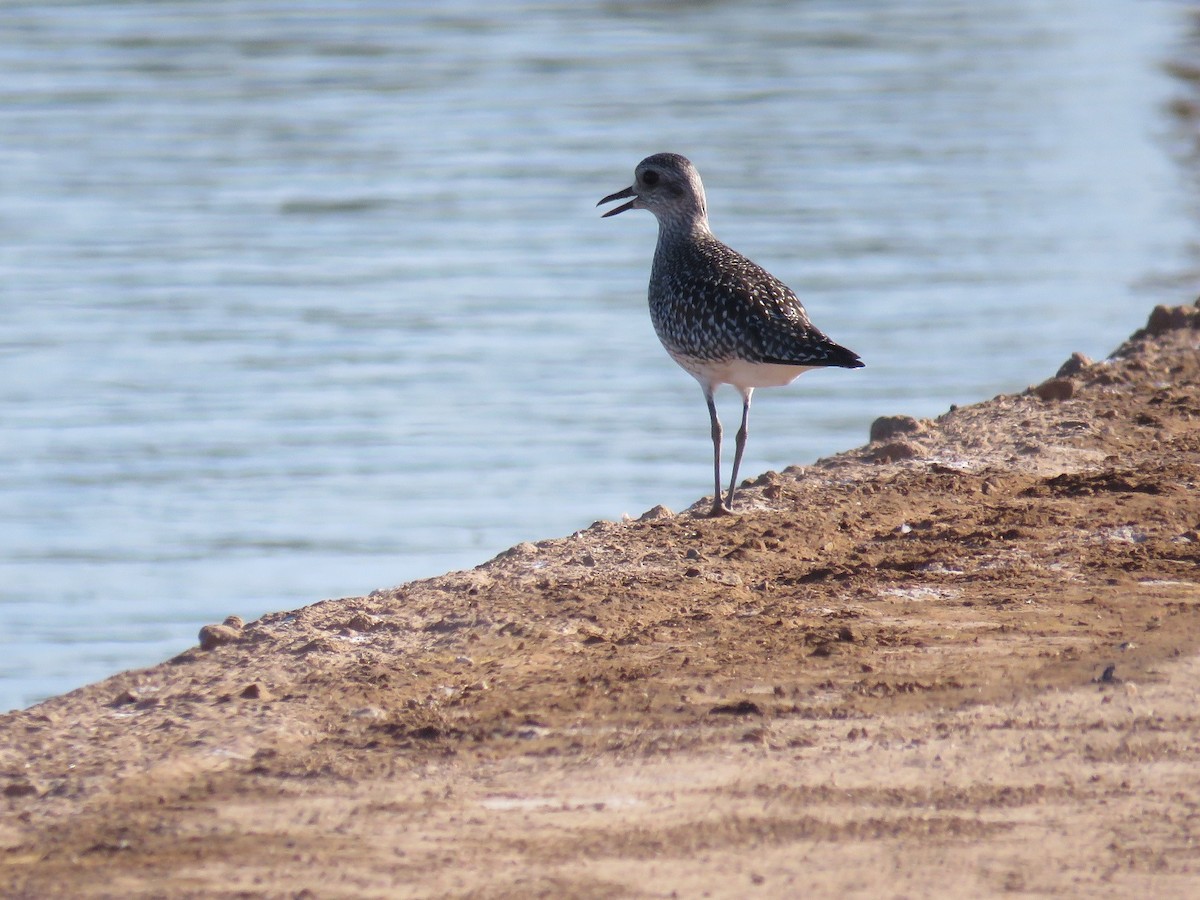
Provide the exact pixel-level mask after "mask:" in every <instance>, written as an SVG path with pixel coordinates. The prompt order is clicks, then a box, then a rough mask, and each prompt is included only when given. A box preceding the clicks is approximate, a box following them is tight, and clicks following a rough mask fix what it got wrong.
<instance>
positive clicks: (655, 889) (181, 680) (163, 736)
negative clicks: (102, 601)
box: [0, 306, 1200, 897]
mask: <svg viewBox="0 0 1200 900" xmlns="http://www.w3.org/2000/svg"><path fill="white" fill-rule="evenodd" d="M1198 350H1200V308H1198V307H1196V306H1192V307H1175V308H1166V307H1159V308H1156V309H1155V310H1154V312H1153V313H1152V315H1151V317H1150V321H1149V322H1148V325H1147V328H1145V329H1142V330H1141V331H1139V332H1137V333H1135V334H1134V335H1133V336H1132V337H1131V338H1130V340H1129V341H1127V342H1126V343H1125V344H1123V345H1122V346H1121V347H1120V348H1118V350H1117V351H1116V352H1115V353H1114V354H1113V356H1111V357H1110V358H1109V359H1107V360H1102V361H1099V362H1094V363H1093V362H1091V361H1088V360H1084V359H1079V358H1074V357H1073V358H1072V360H1070V361H1068V362H1067V363H1066V364H1065V365H1064V368H1063V369H1062V370H1060V372H1059V373H1058V374H1056V375H1054V376H1052V377H1050V378H1047V379H1046V380H1044V381H1043V382H1041V383H1040V384H1038V385H1037V386H1036V387H1033V388H1031V389H1030V390H1029V391H1026V392H1024V393H1021V394H1009V395H1000V396H998V397H995V398H993V399H991V400H987V401H984V402H981V403H976V404H973V405H971V406H964V407H961V408H957V409H953V410H952V411H951V412H949V413H946V414H945V415H942V416H939V417H938V418H937V419H934V420H916V419H911V418H908V417H905V416H894V417H886V418H885V419H881V420H879V421H878V422H877V423H876V427H875V428H873V431H872V438H873V439H874V440H873V441H872V442H871V443H869V444H867V445H865V446H863V447H860V448H856V449H854V450H849V451H846V452H844V453H841V454H838V455H837V456H834V457H830V458H827V459H823V460H818V461H817V462H816V463H815V464H813V465H811V466H804V467H791V468H789V469H786V470H784V471H783V472H779V473H776V472H768V473H765V474H764V475H762V476H759V477H758V478H756V479H754V480H753V482H752V484H751V486H750V487H748V488H744V489H739V502H740V503H741V504H743V507H742V511H741V513H740V514H739V515H737V516H733V517H728V518H727V519H718V520H710V519H705V518H701V517H698V516H697V515H695V513H696V512H697V511H702V510H704V509H706V508H707V504H706V502H705V501H704V500H700V501H698V502H697V504H696V505H695V506H693V507H692V508H691V509H690V510H689V511H684V512H682V513H679V514H673V513H671V512H670V511H667V510H665V509H663V508H661V507H656V508H654V509H652V510H650V511H648V512H647V513H646V514H645V515H643V516H642V517H641V518H640V519H638V520H635V521H630V522H623V523H610V522H598V523H596V524H595V525H593V526H592V527H590V528H588V529H585V530H583V531H580V532H577V533H576V534H574V535H570V536H568V537H563V538H556V539H550V540H545V541H539V542H536V543H527V544H520V545H517V546H516V547H513V548H510V549H509V550H507V551H505V552H503V553H501V554H500V555H499V556H497V557H495V558H494V559H492V560H490V561H488V562H486V563H483V564H482V565H480V566H477V567H476V568H474V569H471V570H465V571H460V572H451V573H447V574H446V575H442V576H439V577H436V578H431V579H424V580H420V581H416V582H411V583H408V584H405V585H401V586H400V587H398V588H394V589H389V590H381V591H375V592H373V593H371V594H369V595H367V596H366V597H358V598H342V599H339V600H327V601H322V602H320V603H316V604H313V605H311V606H307V607H304V608H302V609H299V610H294V611H289V612H278V613H272V614H269V615H265V616H263V617H262V618H260V619H259V620H257V621H255V622H251V623H248V624H246V623H241V622H240V620H236V619H231V620H227V622H226V623H225V624H223V625H214V626H206V628H205V629H204V630H203V631H202V645H203V649H201V648H196V649H192V650H189V651H186V652H185V653H182V654H180V655H178V656H176V657H175V658H173V659H171V660H168V661H166V662H163V663H161V664H160V665H158V666H154V667H151V668H148V669H142V670H135V671H130V672H124V673H120V674H118V675H115V676H113V677H111V678H108V679H105V680H104V681H101V682H97V683H95V684H92V685H88V686H85V687H83V688H80V689H78V690H75V691H72V692H70V693H68V694H65V695H63V696H60V697H56V698H52V699H50V700H47V701H44V702H43V703H40V704H37V705H35V706H34V707H31V708H30V709H28V710H20V711H16V712H13V713H9V714H7V715H5V716H3V717H0V721H3V723H4V725H5V727H4V729H3V736H2V737H0V775H2V776H3V777H2V778H0V785H3V790H4V800H3V801H2V802H3V803H4V804H6V806H7V807H8V811H9V814H8V816H6V818H5V820H4V822H3V823H2V824H0V859H3V860H4V862H5V865H4V866H3V867H2V868H0V892H2V893H5V895H6V896H16V897H25V896H29V897H37V896H52V895H69V896H79V897H93V896H95V897H99V896H162V895H164V894H166V895H170V896H206V897H207V896H235V895H236V896H292V895H302V892H304V891H309V892H310V895H311V896H325V895H326V893H325V892H326V891H329V892H331V895H335V896H380V897H383V896H387V897H395V896H447V895H448V896H488V897H492V896H495V897H501V896H514V897H515V896H530V895H537V894H539V893H540V894H543V895H570V896H596V897H599V896H666V895H670V893H671V891H673V890H678V891H680V892H681V893H683V894H685V895H698V894H700V893H703V892H709V893H710V894H711V895H713V896H741V895H743V894H744V893H746V892H750V891H758V892H761V893H764V895H786V894H788V893H790V892H793V891H798V890H810V891H815V892H817V893H821V894H846V893H851V894H853V893H862V894H872V895H875V896H878V895H882V894H891V893H895V892H897V891H901V892H903V891H911V892H913V893H914V894H920V895H924V896H952V895H958V896H961V895H962V894H963V893H964V892H966V893H971V894H990V893H999V892H1002V891H1013V890H1015V891H1029V892H1064V891H1066V892H1070V893H1081V892H1083V891H1084V890H1087V891H1093V890H1098V891H1102V892H1104V893H1114V892H1115V893H1142V892H1146V891H1148V890H1150V889H1153V890H1154V891H1155V892H1156V893H1160V894H1164V895H1166V896H1175V895H1178V896H1185V895H1188V894H1190V893H1191V892H1193V891H1197V890H1200V857H1197V855H1196V854H1195V852H1194V849H1192V848H1194V846H1195V841H1196V840H1197V839H1200V834H1198V833H1197V831H1198V830H1200V816H1198V815H1197V814H1196V813H1195V811H1196V810H1198V809H1200V786H1198V785H1196V784H1195V779H1194V777H1193V775H1194V768H1193V766H1194V760H1193V759H1192V755H1191V754H1192V753H1194V748H1195V746H1197V743H1198V742H1200V717H1198V716H1197V715H1196V714H1195V712H1194V709H1193V707H1194V701H1193V694H1194V690H1193V688H1192V685H1194V679H1195V678H1196V676H1197V675H1198V674H1200V658H1198V657H1197V655H1196V651H1197V648H1200V500H1198V499H1197V498H1198V497H1200V487H1198V485H1200V353H1198V352H1197V351H1198ZM948 873H953V878H947V877H946V876H947V874H948Z"/></svg>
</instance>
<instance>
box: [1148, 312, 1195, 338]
mask: <svg viewBox="0 0 1200 900" xmlns="http://www.w3.org/2000/svg"><path fill="white" fill-rule="evenodd" d="M1197 323H1200V312H1198V311H1197V309H1196V308H1195V307H1187V306H1156V307H1154V310H1153V311H1152V312H1151V313H1150V318H1149V319H1148V320H1147V321H1146V331H1148V332H1149V333H1150V334H1152V335H1159V334H1165V333H1166V332H1168V331H1175V330H1176V329H1179V328H1188V327H1190V326H1195V325H1196V324H1197Z"/></svg>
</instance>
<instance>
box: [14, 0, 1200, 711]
mask: <svg viewBox="0 0 1200 900" xmlns="http://www.w3.org/2000/svg"><path fill="white" fill-rule="evenodd" d="M1182 15H1183V13H1182V10H1181V8H1180V7H1179V6H1177V5H1175V4H1172V3H1169V2H1163V0H1154V2H1143V3H1138V4H1136V5H1135V6H1134V7H1130V5H1129V4H1128V3H1127V2H1123V0H1099V2H1094V0H1093V2H1083V0H1076V2H1070V0H1068V2H1064V3H1055V4H1045V3H1038V2H1031V0H1027V2H1016V3H1013V2H999V0H982V2H979V0H976V2H966V0H934V2H921V3H911V2H901V0H876V2H862V3H855V4H844V3H840V2H832V0H827V2H805V3H732V2H730V3H721V2H694V3H641V2H639V3H632V2H629V3H623V2H606V3H602V2H573V3H562V4H534V3H528V4H522V3H511V4H489V3H483V2H478V0H475V2H469V0H462V2H454V3H444V4H440V5H439V6H438V8H437V11H436V12H430V11H427V9H426V8H425V7H422V6H416V5H410V4H405V3H398V4H370V3H342V4H336V5H329V4H325V3H282V2H266V0H260V2H252V0H231V2H220V3H215V4H196V3H187V2H182V0H172V2H158V3H148V2H147V3H139V2H127V3H97V2H92V3H53V2H51V3H45V2H39V3H8V4H6V5H5V9H4V12H3V19H2V20H0V36H2V37H3V40H2V41H0V75H2V76H3V77H0V179H2V184H3V188H4V203H3V204H2V205H0V417H2V419H0V420H2V422H3V441H2V443H0V642H2V644H3V647H2V651H3V653H2V661H0V708H8V707H10V706H16V705H24V704H28V703H30V702H33V701H35V700H37V699H39V698H42V697H44V696H47V695H49V694H53V693H57V692H60V691H62V690H66V689H69V688H71V687H74V686H77V685H80V684H82V683H85V682H87V681H90V680H93V679H95V678H98V677H101V676H103V675H106V674H109V673H111V672H113V671H115V670H117V669H120V668H124V667H129V666H132V665H141V664H146V663H150V662H154V661H157V660H158V659H161V658H163V657H164V656H166V655H169V654H172V653H174V652H177V651H179V650H181V649H183V648H184V647H186V646H188V645H189V644H191V643H192V641H193V639H194V635H195V632H196V629H197V628H198V626H199V625H201V624H203V623H204V622H208V621H214V620H219V619H221V618H223V617H224V616H225V615H227V614H230V613H239V614H241V615H243V616H244V617H246V618H252V617H255V616H257V615H259V614H260V613H262V612H264V611H267V610H272V609H279V608H288V607H294V606H299V605H302V604H304V603H308V602H311V601H315V600H318V599H321V598H323V597H327V596H340V595H353V594H359V593H363V592H366V591H369V590H371V589H373V588H377V587H384V586H388V585H392V584H396V583H398V582H401V581H404V580H407V579H411V578H414V577H419V576H424V575H432V574H436V573H438V572H441V571H443V570H446V569H448V568H452V567H463V566H469V565H473V564H475V563H478V562H481V561H482V560H484V559H486V558H487V557H489V556H491V555H492V554H494V553H495V552H497V551H499V550H501V549H503V548H504V547H506V546H508V545H511V544H513V543H515V542H518V541H521V540H527V539H538V538H541V537H546V536H552V535H556V534H562V533H566V532H570V531H572V530H575V529H577V528H581V527H585V526H586V525H588V524H589V523H590V522H591V521H593V520H594V519H597V518H617V517H619V516H621V515H622V514H624V513H631V514H637V513H639V512H641V511H642V510H644V509H646V508H648V507H650V506H652V505H654V504H656V503H666V504H667V505H668V506H671V507H674V508H681V507H684V506H686V505H688V504H690V503H691V502H692V501H694V500H695V499H697V498H698V497H699V496H700V495H701V494H703V493H704V492H705V491H706V490H707V489H708V486H709V485H708V478H709V469H708V466H709V453H710V446H709V443H708V438H707V432H708V422H707V416H706V414H705V411H704V406H703V403H702V400H701V397H700V393H699V391H698V389H697V388H696V385H695V384H694V382H692V381H691V379H690V378H688V376H686V375H684V374H683V373H682V372H681V371H680V370H678V369H677V368H675V366H674V365H673V364H672V363H670V361H669V360H667V359H666V357H665V355H664V354H663V353H662V351H661V349H660V348H659V346H658V345H657V342H656V340H655V338H654V336H653V333H652V331H651V329H650V325H649V321H648V317H647V314H646V310H645V283H646V278H647V274H648V270H649V259H650V255H651V252H652V249H653V241H654V234H655V226H654V223H653V219H652V218H651V217H650V216H649V215H648V214H645V213H634V214H628V215H625V216H621V217H620V218H617V219H610V220H604V221H601V220H600V218H599V216H598V212H597V211H596V210H595V209H594V204H595V202H596V201H597V200H598V199H599V198H600V197H601V196H603V195H604V194H607V193H610V192H611V191H614V190H617V189H618V188H621V187H624V186H625V185H627V184H628V183H629V181H630V178H631V173H632V168H633V165H634V164H635V163H636V162H637V161H638V160H639V159H640V158H641V157H642V156H644V155H646V154H648V153H650V152H654V151H659V150H674V151H678V152H682V153H685V154H686V155H688V156H690V157H691V158H692V159H693V160H694V161H695V162H696V164H697V165H698V166H699V168H700V170H701V172H702V173H703V174H704V176H705V179H706V186H707V188H708V195H709V203H710V209H711V212H712V220H713V226H714V230H715V231H716V232H717V234H718V235H720V236H721V237H722V238H724V239H725V240H726V241H728V242H729V243H731V244H733V245H734V246H735V247H737V248H739V249H741V250H743V251H744V252H746V253H748V254H749V255H751V256H753V257H754V258H756V259H757V260H759V261H760V262H762V263H763V264H765V265H766V266H767V267H768V268H770V269H771V270H772V271H774V272H775V273H776V274H777V275H779V276H780V277H782V278H784V280H786V281H788V282H789V283H790V284H791V285H792V286H793V287H794V288H796V289H797V291H798V292H799V293H800V294H801V296H802V297H804V298H805V300H806V303H807V305H808V307H809V311H810V312H811V313H812V315H813V318H814V319H815V320H816V322H817V323H818V324H819V325H820V326H821V327H822V328H823V329H825V330H826V331H828V332H829V333H830V334H831V335H832V336H833V337H834V338H835V339H837V340H838V341H840V342H841V343H844V344H846V345H848V346H850V347H852V348H853V349H855V350H856V351H858V352H859V353H860V354H862V356H863V358H864V359H865V361H866V362H867V364H868V368H866V369H864V370H861V371H858V372H845V371H835V372H818V373H813V374H810V375H806V376H805V377H804V378H803V379H801V380H800V381H799V382H798V383H797V384H795V385H793V386H792V387H791V388H788V389H786V390H782V391H763V392H760V399H759V400H758V402H757V405H756V410H755V416H754V420H753V422H752V437H751V441H750V445H749V450H748V453H747V460H746V464H745V467H744V471H745V472H746V473H747V474H748V475H753V474H754V473H756V472H759V471H762V470H764V469H767V468H776V469H778V468H782V467H784V466H787V465H789V464H792V463H804V462H811V461H812V460H813V459H814V458H816V457H817V456H820V455H823V454H828V453H830V452H834V451H836V450H839V449H844V448H846V447H849V446H854V445H857V444H859V443H862V442H863V441H864V440H865V437H866V432H867V427H868V425H869V423H870V421H871V420H872V419H873V418H874V417H875V416H877V415H880V414H885V413H896V412H908V413H912V414H917V415H930V414H936V413H939V412H942V411H944V409H945V408H946V407H947V406H948V405H949V404H950V403H965V402H971V401H974V400H978V399H982V398H984V397H987V396H990V395H992V394H995V393H997V392H1000V391H1009V390H1014V389H1020V388H1022V387H1024V386H1025V385H1026V384H1027V383H1028V382H1030V381H1034V380H1038V379H1040V378H1041V377H1043V376H1044V375H1046V374H1049V373H1050V372H1052V371H1053V369H1054V368H1055V367H1056V366H1057V364H1058V363H1059V362H1060V361H1061V360H1062V359H1064V358H1065V357H1066V356H1068V355H1069V354H1070V353H1071V351H1073V350H1083V351H1084V352H1087V353H1089V354H1091V355H1103V354H1105V353H1107V352H1108V351H1109V350H1111V349H1112V348H1113V347H1114V346H1115V345H1116V344H1117V343H1119V342H1120V340H1121V339H1122V338H1123V337H1124V336H1125V335H1126V334H1127V333H1128V332H1129V331H1130V330H1132V328H1134V327H1136V326H1137V325H1138V324H1140V323H1141V321H1142V320H1143V319H1144V317H1145V315H1146V312H1147V311H1148V309H1149V307H1150V305H1151V304H1153V303H1155V302H1160V301H1166V302H1178V301H1180V300H1183V299H1186V292H1187V291H1188V290H1190V289H1191V285H1190V284H1189V283H1188V282H1187V280H1186V279H1185V278H1183V277H1182V275H1181V273H1184V272H1186V271H1189V270H1191V269H1192V268H1193V266H1194V263H1195V259H1194V256H1195V241H1196V236H1197V235H1196V232H1197V229H1196V222H1195V221H1194V220H1193V219H1192V218H1190V215H1189V210H1190V209H1191V208H1192V207H1193V206H1194V203H1195V198H1194V197H1193V196H1191V194H1190V193H1189V192H1190V191H1191V190H1193V188H1189V187H1186V185H1188V184H1189V182H1187V181H1186V180H1185V178H1184V177H1183V175H1182V174H1181V172H1180V171H1179V170H1178V169H1177V167H1176V166H1175V165H1174V164H1173V163H1172V162H1171V155H1170V153H1169V152H1168V151H1169V137H1170V121H1169V119H1168V117H1167V114H1166V113H1165V112H1164V109H1163V106H1164V103H1165V101H1166V100H1167V99H1168V98H1169V97H1170V96H1171V92H1172V90H1173V86H1172V84H1171V83H1170V80H1169V77H1168V76H1167V75H1165V74H1164V73H1163V71H1162V66H1161V64H1162V62H1163V61H1164V60H1165V59H1166V58H1167V57H1168V56H1169V54H1170V52H1171V49H1172V46H1173V42H1174V41H1175V39H1176V36H1177V34H1178V33H1179V32H1180V31H1181V28H1182V26H1181V24H1180V21H1179V20H1180V17H1181V16H1182ZM726 399H727V405H726V415H727V417H732V416H733V414H734V411H735V410H734V406H735V404H734V403H733V402H732V401H733V398H732V396H730V397H728V398H726Z"/></svg>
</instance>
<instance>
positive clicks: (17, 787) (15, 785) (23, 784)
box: [4, 778, 41, 797]
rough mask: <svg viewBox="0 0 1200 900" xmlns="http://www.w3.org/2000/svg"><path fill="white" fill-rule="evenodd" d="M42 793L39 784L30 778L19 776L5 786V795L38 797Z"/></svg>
mask: <svg viewBox="0 0 1200 900" xmlns="http://www.w3.org/2000/svg"><path fill="white" fill-rule="evenodd" d="M40 793H41V790H40V789H39V788H38V786H37V785H36V784H34V783H33V782H32V781H30V780H29V779H28V778H19V779H17V780H16V781H10V782H9V783H8V784H6V785H5V786H4V796H5V797H36V796H37V795H38V794H40Z"/></svg>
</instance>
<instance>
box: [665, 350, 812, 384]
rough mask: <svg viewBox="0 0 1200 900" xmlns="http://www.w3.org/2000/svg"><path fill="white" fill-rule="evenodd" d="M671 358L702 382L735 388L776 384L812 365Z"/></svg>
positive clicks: (787, 382)
mask: <svg viewBox="0 0 1200 900" xmlns="http://www.w3.org/2000/svg"><path fill="white" fill-rule="evenodd" d="M671 358H672V359H674V360H675V362H677V363H679V365H680V366H682V367H683V369H684V370H685V371H686V372H687V373H688V374H689V375H691V376H692V377H693V378H695V379H696V380H697V381H699V382H700V383H701V384H702V385H706V386H707V387H709V388H715V387H716V386H717V385H718V384H732V385H733V386H734V387H735V388H737V389H738V390H739V391H746V390H748V389H750V388H758V387H780V386H781V385H785V384H791V383H792V382H793V381H794V380H795V379H796V378H797V377H799V376H800V375H803V374H804V373H805V372H807V371H808V370H809V369H815V368H817V367H816V366H784V365H779V364H778V363H756V362H748V361H747V360H744V359H726V360H709V359H696V358H694V357H689V356H676V355H675V354H674V353H672V354H671Z"/></svg>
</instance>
